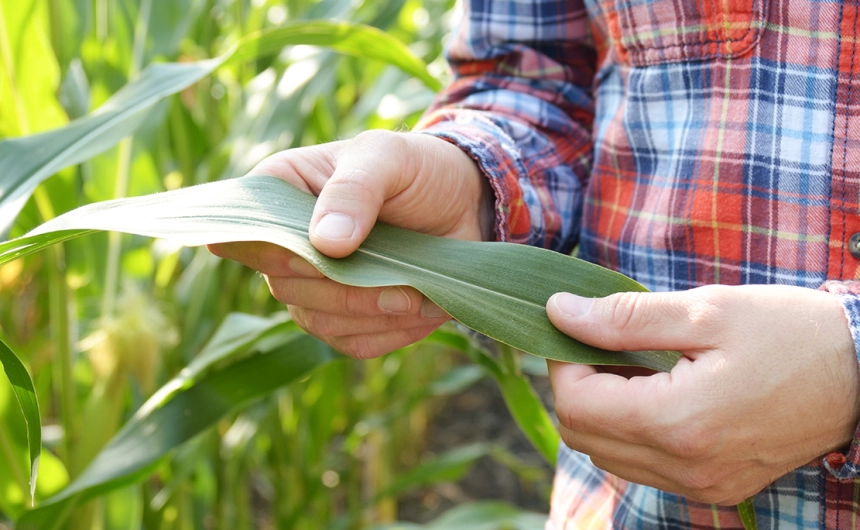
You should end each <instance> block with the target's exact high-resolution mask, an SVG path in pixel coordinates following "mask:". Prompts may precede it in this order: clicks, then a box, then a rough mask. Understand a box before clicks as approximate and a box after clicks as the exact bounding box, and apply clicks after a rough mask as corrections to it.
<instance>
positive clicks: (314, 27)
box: [0, 21, 439, 233]
mask: <svg viewBox="0 0 860 530" xmlns="http://www.w3.org/2000/svg"><path fill="white" fill-rule="evenodd" d="M294 44H315V45H319V46H330V47H332V48H334V49H336V50H338V51H341V52H343V53H348V54H350V55H354V56H357V57H364V58H368V59H378V60H382V61H387V62H389V63H391V64H393V65H394V66H397V67H399V68H402V69H403V70H404V71H406V72H407V73H410V74H412V75H415V76H417V77H418V78H420V79H421V80H422V81H424V83H425V84H428V86H431V87H434V88H438V87H439V82H438V81H436V80H435V79H434V78H433V77H432V76H430V74H429V73H428V72H427V68H426V67H425V65H424V63H423V62H421V60H420V59H418V58H417V57H415V56H414V55H413V54H412V53H411V52H410V51H409V49H408V48H407V47H406V45H404V44H403V43H402V42H400V41H399V40H397V39H395V38H394V37H392V36H391V35H388V34H386V33H384V32H382V31H379V30H377V29H375V28H371V27H369V26H363V25H360V24H351V23H347V22H327V21H310V22H303V23H296V24H291V25H286V26H284V27H281V28H277V29H272V30H267V31H265V32H261V33H257V34H254V35H250V36H248V37H246V38H244V39H242V40H241V41H240V42H239V43H238V44H237V45H235V46H233V47H232V48H231V49H229V50H228V51H227V52H225V53H224V54H222V55H221V56H219V57H216V58H214V59H208V60H205V61H198V62H193V63H161V64H152V65H150V66H148V67H147V68H146V69H144V70H143V71H142V72H141V74H140V76H139V77H138V78H137V79H135V80H134V81H133V82H131V83H129V84H127V85H126V86H125V87H123V88H122V89H121V90H120V91H119V92H117V93H116V94H114V95H113V97H111V98H110V99H109V100H108V101H107V102H105V104H104V105H102V106H101V107H99V108H98V109H97V110H96V111H94V112H93V113H91V114H89V115H87V116H85V117H83V118H81V119H78V120H75V121H74V122H72V123H70V124H69V125H67V126H65V127H62V128H60V129H55V130H52V131H49V132H46V133H42V134H37V135H33V136H26V137H21V138H14V139H10V140H6V141H3V142H0V233H5V232H8V230H9V228H10V227H11V226H12V223H13V222H14V221H15V218H16V217H17V216H18V213H19V212H20V211H21V208H23V206H24V203H25V202H26V201H27V199H28V198H29V197H30V195H31V194H32V193H33V191H34V190H35V189H36V187H37V186H38V185H39V184H40V183H41V182H42V181H44V180H45V179H47V178H48V177H50V176H51V175H53V174H54V173H56V172H57V171H59V170H61V169H63V168H65V167H68V166H71V165H74V164H78V163H80V162H83V161H85V160H88V159H89V158H92V157H93V156H95V155H96V154H98V153H101V152H102V151H105V150H107V149H109V148H111V147H113V146H114V145H116V144H117V143H118V142H119V141H120V140H121V139H122V138H123V137H125V136H128V135H129V134H131V133H133V132H134V131H135V130H136V129H137V128H138V127H140V126H141V124H142V123H143V122H144V121H145V118H146V117H147V115H148V112H149V110H150V109H152V107H153V106H154V105H155V104H156V103H158V102H159V101H160V100H162V99H164V98H165V97H167V96H170V95H172V94H175V93H177V92H179V91H180V90H182V89H184V88H186V87H188V86H190V85H192V84H193V83H195V82H197V81H199V80H200V79H202V78H204V77H206V76H207V75H209V74H210V73H212V72H213V71H214V70H215V69H216V68H218V67H219V66H221V65H222V64H224V63H225V62H226V61H227V60H232V61H239V60H248V59H253V58H257V57H261V56H264V55H270V54H272V53H276V52H278V51H279V50H280V49H281V48H282V47H283V46H286V45H294Z"/></svg>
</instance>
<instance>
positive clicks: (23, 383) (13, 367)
mask: <svg viewBox="0 0 860 530" xmlns="http://www.w3.org/2000/svg"><path fill="white" fill-rule="evenodd" d="M0 364H2V365H3V369H4V370H5V371H6V377H8V378H9V382H10V383H12V391H13V392H14V393H15V398H16V399H17V400H18V406H20V407H21V412H22V413H23V414H24V421H25V422H26V423H27V447H28V450H29V453H30V498H31V499H32V498H34V496H35V494H36V477H37V476H38V475H39V455H40V454H41V453H42V424H41V423H40V416H39V402H38V401H37V400H36V389H35V387H33V380H32V379H30V374H29V373H28V372H27V369H26V368H25V367H24V365H23V364H22V363H21V361H20V360H19V359H18V356H17V355H15V352H13V351H12V349H11V348H9V346H7V345H6V343H5V342H3V341H2V340H0Z"/></svg>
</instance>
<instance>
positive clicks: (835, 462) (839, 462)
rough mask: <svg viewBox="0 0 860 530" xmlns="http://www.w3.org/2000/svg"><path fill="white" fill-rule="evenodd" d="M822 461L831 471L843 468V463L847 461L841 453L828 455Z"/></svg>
mask: <svg viewBox="0 0 860 530" xmlns="http://www.w3.org/2000/svg"><path fill="white" fill-rule="evenodd" d="M824 459H825V460H826V461H827V464H828V465H829V466H830V467H831V468H833V469H836V468H840V467H842V466H844V465H845V461H846V460H847V459H846V458H845V455H843V454H842V453H830V454H828V455H827V456H825V457H824Z"/></svg>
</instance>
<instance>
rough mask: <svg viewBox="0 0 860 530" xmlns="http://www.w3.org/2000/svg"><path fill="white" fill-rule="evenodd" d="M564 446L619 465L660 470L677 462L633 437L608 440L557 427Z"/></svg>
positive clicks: (562, 426) (561, 426)
mask: <svg viewBox="0 0 860 530" xmlns="http://www.w3.org/2000/svg"><path fill="white" fill-rule="evenodd" d="M558 432H559V434H560V435H561V439H562V441H564V444H565V445H566V446H568V447H570V448H571V449H573V450H574V451H577V452H580V453H583V454H586V455H588V456H590V457H593V458H601V459H604V460H612V461H613V462H617V463H619V464H624V465H629V466H637V467H647V468H649V469H661V468H665V467H667V466H669V465H677V463H678V460H677V459H674V458H673V457H671V456H668V455H666V454H665V453H663V452H662V451H659V450H658V449H655V448H654V447H651V446H649V445H645V444H642V443H640V440H639V439H637V438H635V437H630V438H628V439H617V438H609V437H606V436H602V435H596V434H590V433H587V432H583V431H572V430H571V429H568V428H567V427H565V426H564V425H559V426H558Z"/></svg>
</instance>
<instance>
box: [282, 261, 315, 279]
mask: <svg viewBox="0 0 860 530" xmlns="http://www.w3.org/2000/svg"><path fill="white" fill-rule="evenodd" d="M287 265H289V266H290V270H291V271H293V272H295V273H296V274H298V275H299V276H305V277H308V278H320V277H322V273H321V272H320V271H318V270H317V269H316V267H314V266H313V265H311V264H310V263H308V261H307V260H306V259H304V258H300V257H298V256H293V257H292V258H290V261H288V262H287Z"/></svg>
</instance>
